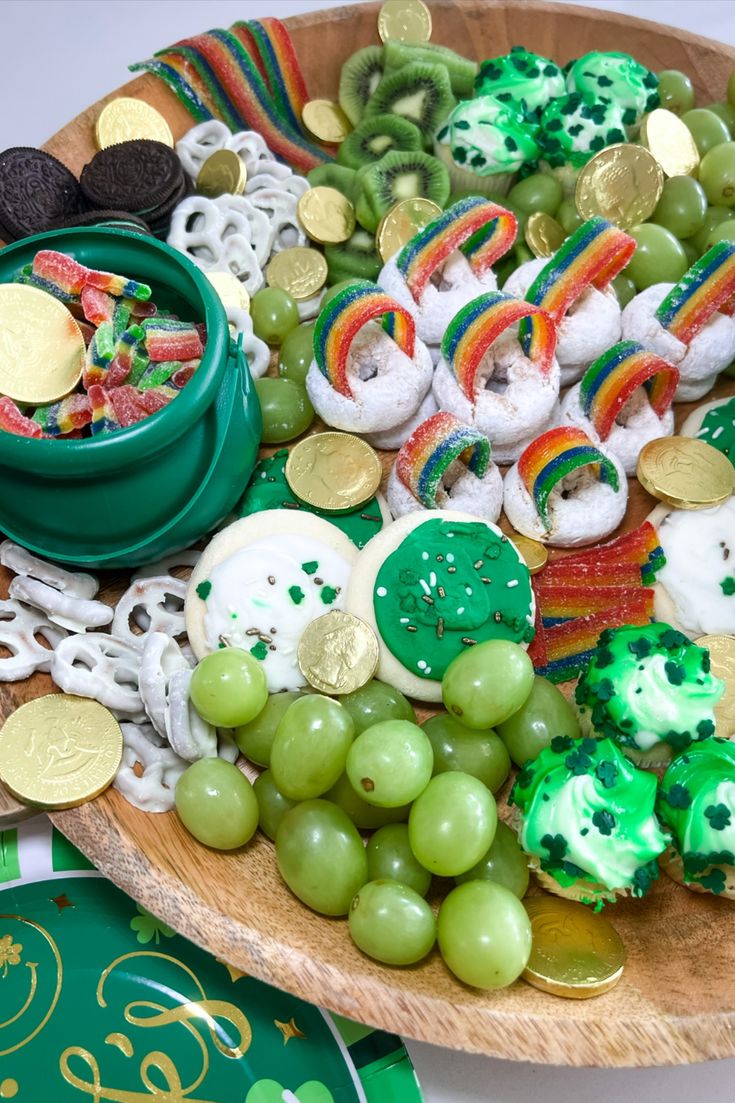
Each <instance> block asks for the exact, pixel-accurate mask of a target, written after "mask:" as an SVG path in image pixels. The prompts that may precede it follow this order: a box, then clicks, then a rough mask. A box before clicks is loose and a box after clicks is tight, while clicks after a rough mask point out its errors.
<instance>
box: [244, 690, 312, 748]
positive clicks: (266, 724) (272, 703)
mask: <svg viewBox="0 0 735 1103" xmlns="http://www.w3.org/2000/svg"><path fill="white" fill-rule="evenodd" d="M301 696H302V694H301V693H300V692H299V691H298V690H296V689H289V690H286V691H285V692H284V693H271V694H270V696H269V697H268V700H267V701H266V703H265V705H264V706H263V708H262V709H261V710H260V712H259V713H258V715H257V716H256V717H255V718H254V719H253V720H251V721H250V723H249V724H241V725H240V726H239V727H237V728H235V730H234V732H233V735H234V738H235V742H236V743H237V745H238V747H239V748H240V750H241V751H242V753H243V754H244V755H245V757H246V758H249V759H250V761H251V762H254V763H255V764H256V766H270V762H271V746H272V745H273V738H274V736H275V734H276V728H277V727H278V725H279V724H280V722H281V720H282V718H283V714H284V713H285V711H286V709H287V708H288V707H289V705H292V704H293V702H294V701H298V699H299V697H301Z"/></svg>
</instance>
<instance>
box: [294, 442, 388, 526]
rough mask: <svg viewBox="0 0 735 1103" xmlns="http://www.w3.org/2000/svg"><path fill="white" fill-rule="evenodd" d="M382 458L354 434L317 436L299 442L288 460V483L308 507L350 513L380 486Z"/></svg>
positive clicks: (370, 496) (368, 498)
mask: <svg viewBox="0 0 735 1103" xmlns="http://www.w3.org/2000/svg"><path fill="white" fill-rule="evenodd" d="M382 474H383V469H382V467H381V464H380V460H379V459H378V456H377V455H376V453H375V452H374V451H373V449H372V448H371V447H370V445H369V444H367V443H366V442H365V441H364V440H361V439H360V438H359V437H355V436H353V435H352V433H339V432H327V433H314V435H313V436H311V437H305V438H304V440H301V441H299V443H298V444H295V445H294V447H293V448H292V449H291V451H290V452H289V456H288V459H287V460H286V467H285V475H286V482H287V483H288V485H289V486H290V488H291V490H292V491H293V493H294V494H295V495H296V497H297V498H299V499H300V500H301V501H302V502H305V503H306V505H307V506H311V507H312V508H313V509H321V510H324V512H325V513H349V512H350V510H353V509H357V508H358V507H359V506H361V505H364V504H365V502H367V501H369V500H370V498H372V496H373V495H374V494H375V491H376V490H377V489H378V487H379V486H380V479H381V477H382Z"/></svg>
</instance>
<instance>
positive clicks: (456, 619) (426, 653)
mask: <svg viewBox="0 0 735 1103" xmlns="http://www.w3.org/2000/svg"><path fill="white" fill-rule="evenodd" d="M346 608H347V610H348V612H350V613H354V614H355V615H356V616H358V617H361V618H362V620H364V621H366V622H367V623H368V624H369V625H370V626H371V627H372V628H374V629H375V631H376V633H377V635H378V640H379V643H380V660H379V663H378V672H377V675H376V677H378V678H379V679H380V680H381V681H384V682H388V683H389V685H392V686H395V687H396V689H399V690H401V692H402V693H405V694H407V695H408V696H410V697H415V698H416V699H417V700H419V701H427V702H437V701H441V679H442V676H443V674H444V671H445V670H446V668H447V666H448V665H449V663H450V662H451V661H452V659H454V658H456V656H457V655H459V654H461V653H462V652H463V651H465V650H466V649H467V648H468V647H472V646H473V644H474V643H480V642H483V641H485V640H489V639H506V640H513V641H514V642H517V643H519V644H521V645H522V646H523V647H527V646H528V644H529V643H530V641H531V639H532V638H533V624H534V613H535V599H534V596H533V590H532V589H531V584H530V578H529V574H528V568H527V567H526V565H525V563H524V562H523V560H522V558H521V556H520V554H519V552H518V550H517V548H516V547H515V545H514V544H513V543H512V541H511V540H510V539H509V538H508V537H507V536H505V535H504V533H502V532H501V530H500V529H499V528H498V527H497V525H493V524H491V523H490V522H486V521H481V520H480V519H479V518H477V517H476V516H474V515H473V514H471V513H461V512H457V511H455V510H426V511H422V512H420V513H409V514H407V515H406V516H405V517H401V518H400V519H399V520H397V521H394V523H393V524H392V525H389V526H388V528H387V529H384V530H383V531H382V532H380V533H378V535H377V536H374V537H373V539H372V540H371V541H370V543H369V544H367V545H366V547H365V548H364V549H363V550H362V551H361V552H360V554H359V556H358V558H357V562H356V563H355V567H354V569H353V572H352V575H351V577H350V582H349V585H348V588H347V601H346Z"/></svg>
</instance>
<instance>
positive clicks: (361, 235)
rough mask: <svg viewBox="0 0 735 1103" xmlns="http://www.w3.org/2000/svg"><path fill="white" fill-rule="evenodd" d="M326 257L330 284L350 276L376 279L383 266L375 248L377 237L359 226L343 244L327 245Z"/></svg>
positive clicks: (325, 249) (325, 248)
mask: <svg viewBox="0 0 735 1103" xmlns="http://www.w3.org/2000/svg"><path fill="white" fill-rule="evenodd" d="M324 257H325V259H326V262H327V282H328V283H329V284H330V285H331V284H334V283H339V281H340V280H346V279H350V278H353V279H361V280H374V279H377V276H378V273H379V272H380V269H381V268H382V262H381V260H380V257H379V256H378V254H377V252H376V250H375V238H374V237H373V235H372V234H369V233H368V232H367V230H363V229H361V228H360V227H359V226H358V228H357V229H356V230H355V232H354V234H353V235H352V237H351V238H348V240H347V241H344V242H342V244H341V245H325V247H324Z"/></svg>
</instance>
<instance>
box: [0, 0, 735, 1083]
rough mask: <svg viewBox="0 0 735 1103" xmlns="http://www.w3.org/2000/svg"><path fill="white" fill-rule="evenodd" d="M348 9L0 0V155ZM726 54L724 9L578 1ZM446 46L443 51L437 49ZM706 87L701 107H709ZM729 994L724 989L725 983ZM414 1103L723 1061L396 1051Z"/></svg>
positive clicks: (705, 1076)
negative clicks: (106, 99) (610, 1066)
mask: <svg viewBox="0 0 735 1103" xmlns="http://www.w3.org/2000/svg"><path fill="white" fill-rule="evenodd" d="M344 2H347V3H349V2H351V0H321V2H320V0H207V2H204V0H105V2H102V3H97V2H94V0H0V36H1V37H2V42H3V45H4V49H3V59H2V65H0V105H2V114H1V115H0V148H2V149H5V148H7V147H8V146H13V145H29V146H32V145H39V144H40V143H41V142H43V141H44V140H45V139H46V138H48V137H49V136H50V135H51V134H53V133H54V132H55V131H56V130H58V129H59V128H60V127H61V126H63V124H64V123H65V122H67V121H68V120H69V119H70V118H72V117H73V116H75V115H77V114H78V113H79V112H80V111H81V110H82V109H83V108H85V107H87V106H88V105H89V104H91V103H94V102H95V101H96V100H98V99H99V98H100V97H101V96H103V95H105V94H106V93H107V92H109V91H111V90H112V89H114V88H116V87H118V85H120V84H123V83H124V82H125V81H126V80H128V79H129V74H128V72H127V65H128V64H129V63H130V62H132V61H138V60H142V59H143V58H146V57H149V56H150V55H151V54H152V53H153V52H154V50H157V49H161V48H162V47H164V46H166V45H168V44H169V43H171V42H175V41H176V40H178V39H180V38H184V37H185V36H186V35H189V34H195V33H197V32H200V31H204V30H207V29H209V28H210V27H226V26H228V25H229V24H230V23H233V22H234V21H235V20H236V19H252V18H257V17H258V16H261V15H275V16H279V17H283V16H286V15H292V14H294V13H296V12H303V11H312V10H314V9H316V8H325V7H337V6H338V4H339V3H344ZM587 2H588V4H590V6H593V7H598V8H609V9H611V10H614V11H622V12H626V13H628V14H630V15H637V16H641V17H642V18H645V19H651V20H654V21H655V22H659V23H669V24H672V25H675V26H678V27H683V28H685V29H687V30H692V31H696V32H697V33H699V34H704V35H710V36H711V37H712V38H718V39H719V40H720V41H723V42H728V43H731V44H733V45H735V3H733V2H732V0H613V2H609V3H608V2H597V3H595V2H594V0H587ZM448 45H451V43H448ZM716 91H717V90H713V96H712V98H713V99H714V98H715V92H716ZM734 986H735V981H734ZM408 1048H409V1050H410V1052H411V1056H412V1058H413V1061H414V1064H415V1067H416V1070H417V1072H418V1075H419V1078H420V1080H421V1083H422V1086H423V1089H424V1096H425V1100H426V1103H469V1101H470V1100H471V1101H478V1100H482V1101H483V1103H530V1101H532V1100H534V1099H536V1098H540V1099H541V1100H543V1103H588V1101H589V1100H599V1101H600V1103H629V1101H630V1100H631V1099H635V1100H636V1103H649V1101H650V1103H659V1101H662V1103H663V1101H664V1100H665V1101H666V1103H691V1100H692V1099H693V1098H697V1099H703V1100H705V1099H706V1100H707V1103H733V1099H735V1090H734V1089H733V1078H734V1077H735V1059H733V1060H729V1061H720V1062H713V1063H710V1064H705V1065H690V1066H687V1067H685V1068H673V1069H631V1070H625V1069H623V1070H607V1069H563V1068H549V1067H547V1066H543V1065H532V1064H527V1063H516V1062H510V1061H497V1060H491V1059H490V1058H486V1057H475V1056H469V1055H466V1054H460V1053H454V1052H450V1051H448V1050H444V1049H439V1048H437V1047H435V1046H430V1045H424V1044H420V1043H418V1042H410V1041H409V1042H408Z"/></svg>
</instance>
